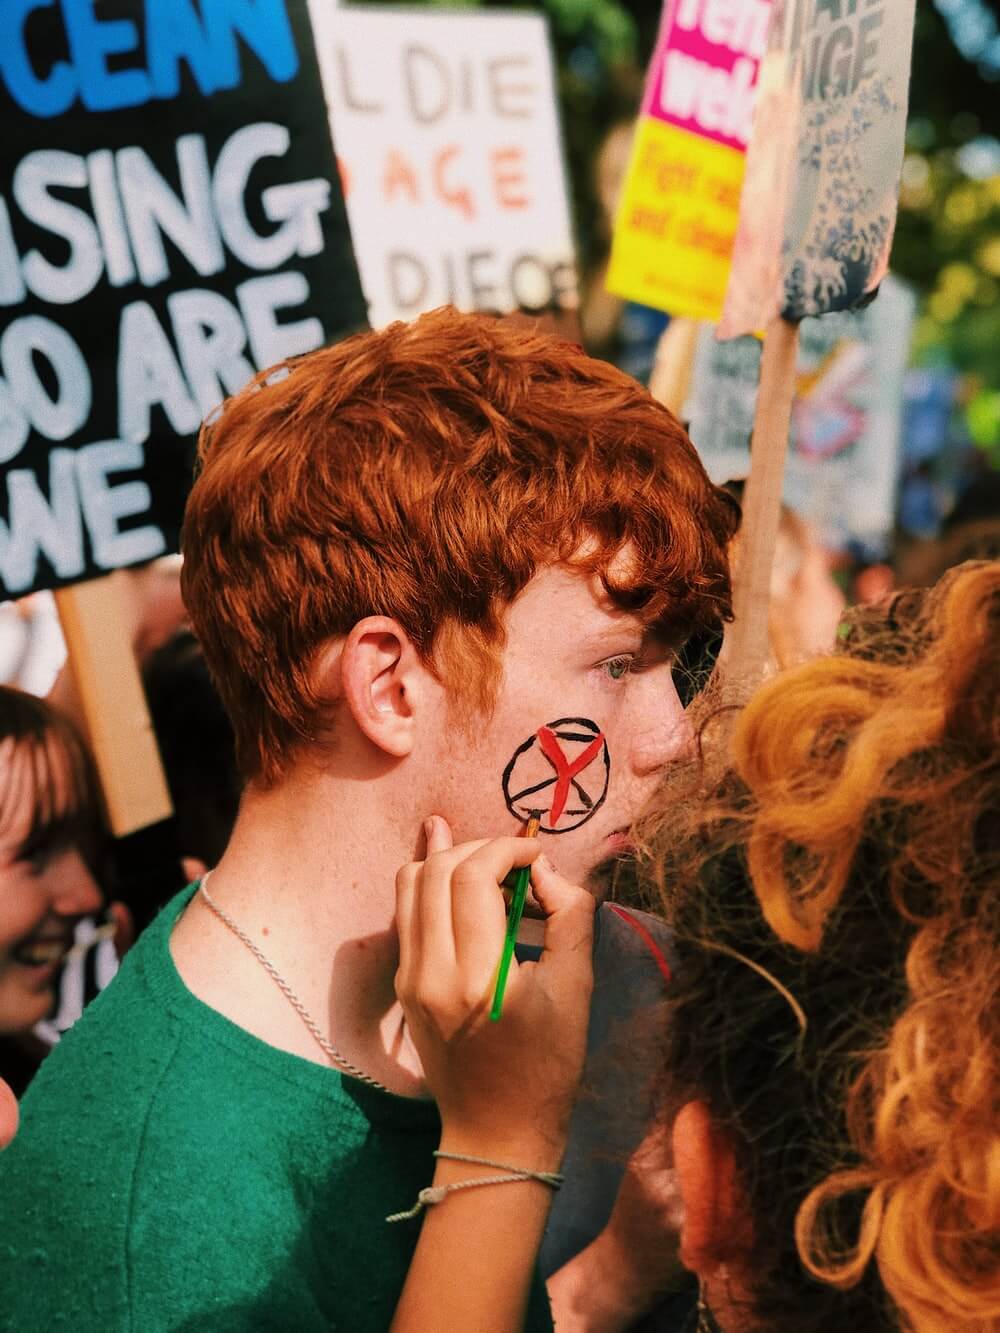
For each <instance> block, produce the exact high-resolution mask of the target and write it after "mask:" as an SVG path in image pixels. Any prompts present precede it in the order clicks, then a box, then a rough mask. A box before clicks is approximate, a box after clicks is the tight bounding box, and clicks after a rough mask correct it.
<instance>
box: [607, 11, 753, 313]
mask: <svg viewBox="0 0 1000 1333" xmlns="http://www.w3.org/2000/svg"><path fill="white" fill-rule="evenodd" d="M769 13H770V0H736V2H735V3H734V0H668V4H667V6H666V9H665V11H664V18H663V25H662V27H661V30H660V36H659V39H658V41H657V45H656V50H655V52H654V54H653V59H652V61H651V63H650V67H649V74H648V77H647V80H646V91H645V94H644V97H643V101H642V107H641V110H640V114H639V122H638V125H637V127H636V135H635V143H634V146H633V151H632V160H631V163H630V165H629V170H628V174H627V176H626V180H625V186H624V189H623V192H622V199H621V203H620V205H619V210H618V217H617V221H616V224H615V234H614V242H613V245H612V251H611V263H610V266H609V269H608V278H607V286H608V289H609V290H610V291H612V292H615V293H617V294H618V295H619V296H624V297H626V298H627V299H629V300H632V301H639V302H641V303H642V304H644V305H650V306H653V307H655V308H656V309H658V310H666V311H668V312H669V313H670V314H672V315H679V316H686V317H690V318H693V319H709V320H715V319H718V317H719V314H720V312H721V309H722V301H723V297H724V295H725V291H726V282H727V280H728V277H729V263H730V255H731V253H732V248H733V239H734V237H735V234H736V225H737V217H738V212H739V199H740V186H741V184H742V181H743V169H744V155H745V153H746V148H747V142H748V140H749V137H750V127H751V122H752V117H753V105H754V93H755V88H756V83H757V67H758V62H759V60H760V58H761V56H762V55H763V53H764V49H765V43H766V37H767V23H768V17H769Z"/></svg>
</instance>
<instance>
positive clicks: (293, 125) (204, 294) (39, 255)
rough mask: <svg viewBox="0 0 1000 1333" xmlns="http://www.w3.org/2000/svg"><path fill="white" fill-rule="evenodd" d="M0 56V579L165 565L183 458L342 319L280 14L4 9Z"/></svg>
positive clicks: (281, 1)
mask: <svg viewBox="0 0 1000 1333" xmlns="http://www.w3.org/2000/svg"><path fill="white" fill-rule="evenodd" d="M6 19H7V21H6V23H5V30H4V35H3V41H2V43H0V85H2V86H0V108H2V116H3V126H4V138H3V144H2V145H0V178H2V181H3V186H2V189H3V193H2V194H0V467H2V482H0V584H2V591H3V592H5V593H6V594H7V595H8V596H19V595H21V594H23V593H27V592H29V591H31V590H33V589H35V588H41V587H54V586H60V585H66V584H70V583H73V582H76V581H78V580H81V579H84V578H88V577H92V576H94V575H95V574H99V573H102V572H104V571H107V570H111V569H114V568H117V567H120V566H126V565H131V564H135V563H138V562H141V561H144V560H148V559H150V558H152V557H154V556H157V555H159V554H161V553H162V552H165V551H170V550H175V549H176V548H177V541H178V531H179V523H180V517H181V512H182V508H183V502H184V499H185V495H186V491H187V486H188V482H189V469H190V462H191V455H192V441H193V436H194V434H195V432H196V431H197V429H198V425H199V422H200V421H201V419H202V418H203V416H204V415H205V414H207V413H209V412H210V411H212V410H213V409H214V408H215V407H216V406H217V404H218V403H219V402H220V400H221V399H222V398H223V397H224V396H225V395H226V394H228V393H231V392H233V391H235V390H237V389H240V388H241V387H242V386H243V385H244V384H245V383H246V382H247V380H248V379H249V378H250V377H251V375H252V374H253V372H254V370H255V369H256V368H263V367H265V366H268V365H271V364H272V363H274V362H275V361H278V360H280V359H281V358H283V357H286V356H290V355H294V354H296V353H300V352H305V351H307V350H309V349H311V348H313V347H317V346H319V345H320V344H322V343H323V342H325V341H327V340H328V339H329V338H330V337H331V336H333V335H334V334H336V333H338V332H341V331H344V330H347V329H350V328H354V327H357V326H359V325H361V324H363V322H364V304H363V301H362V297H361V291H360V287H359V284H358V278H357V272H356V268H355V264H354V260H353V257H352V254H351V248H350V240H349V235H348V230H347V222H346V217H345V215H344V211H343V201H342V198H341V195H340V189H339V183H338V181H337V175H336V170H335V163H334V158H333V152H332V146H331V142H330V136H329V129H328V126H327V119H326V114H325V107H324V102H323V94H322V87H321V84H320V78H319V70H318V67H317V64H316V55H315V50H314V47H313V42H312V35H311V30H310V26H309V23H308V19H307V17H306V14H305V11H304V8H303V7H302V6H301V5H298V4H295V3H292V0H258V3H256V4H254V5H246V4H239V5H235V4H233V3H232V0H201V3H200V5H198V6H195V5H194V4H193V3H192V0H143V2H142V3H140V0H104V2H103V3H101V4H100V6H97V5H95V3H94V2H93V0H62V2H61V3H60V4H44V5H43V4H38V3H24V2H23V0H22V3H19V4H17V5H15V6H14V12H13V13H12V14H8V15H6Z"/></svg>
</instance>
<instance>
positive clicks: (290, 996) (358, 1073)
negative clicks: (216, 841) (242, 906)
mask: <svg viewBox="0 0 1000 1333" xmlns="http://www.w3.org/2000/svg"><path fill="white" fill-rule="evenodd" d="M211 873H212V872H211V871H210V870H209V871H206V873H205V874H204V875H203V876H202V878H201V885H200V889H199V891H200V893H201V896H202V897H203V898H204V899H205V902H206V904H207V905H208V907H209V908H210V909H211V910H212V911H213V912H214V913H215V915H216V916H217V917H218V918H219V920H220V921H221V922H222V924H223V925H224V926H226V927H228V929H229V930H231V931H232V932H233V934H234V935H235V936H236V938H237V939H238V940H240V941H241V942H242V943H243V944H245V945H246V947H247V948H248V949H249V950H250V952H251V953H252V954H253V956H254V957H255V958H256V959H257V962H258V963H260V965H261V967H262V968H263V969H264V971H265V972H266V973H267V974H268V976H269V977H270V978H271V980H272V981H273V982H274V984H275V985H276V986H277V987H278V990H280V991H281V993H282V995H284V997H285V999H286V1000H287V1001H288V1003H289V1004H290V1005H291V1006H292V1008H293V1009H294V1010H295V1012H296V1013H297V1014H298V1016H299V1018H301V1019H302V1021H303V1023H305V1025H306V1027H307V1028H308V1029H309V1031H310V1033H311V1034H312V1036H313V1038H314V1040H315V1042H316V1044H317V1046H319V1048H320V1050H321V1051H322V1052H323V1054H324V1055H325V1056H326V1057H327V1059H328V1060H329V1061H330V1063H331V1064H335V1065H338V1066H339V1067H340V1068H341V1069H342V1070H344V1072H345V1073H347V1074H350V1075H351V1077H352V1078H359V1079H360V1080H361V1082H362V1083H367V1084H368V1085H369V1086H370V1087H372V1088H378V1090H379V1091H380V1092H389V1089H388V1088H387V1087H386V1086H385V1084H384V1083H380V1082H379V1081H378V1079H377V1078H372V1076H371V1074H366V1073H365V1072H364V1070H363V1069H359V1068H358V1067H357V1065H352V1064H351V1062H350V1060H347V1059H345V1057H344V1056H342V1055H341V1053H340V1052H339V1051H338V1050H337V1048H336V1046H334V1045H333V1043H332V1042H330V1041H328V1040H327V1038H326V1037H325V1036H324V1034H323V1031H322V1029H321V1028H320V1026H319V1024H318V1023H316V1022H315V1021H314V1019H313V1017H312V1015H311V1014H310V1012H309V1010H308V1009H307V1008H306V1007H305V1005H304V1004H303V1003H302V1001H301V1000H300V999H299V997H298V996H297V995H296V994H295V992H294V991H293V990H292V988H291V986H289V984H288V982H287V981H286V980H285V978H284V977H283V976H282V975H281V973H280V972H279V971H278V969H277V968H276V967H275V966H274V964H273V963H272V962H271V960H270V958H268V957H267V955H266V954H265V953H263V952H262V950H260V949H259V948H258V947H257V945H256V944H254V942H253V940H252V939H251V938H250V936H249V935H247V934H245V933H244V932H243V931H242V930H241V929H240V928H239V926H238V925H237V924H236V922H235V921H234V920H233V918H232V917H231V916H230V915H229V913H228V912H227V911H226V910H225V908H223V907H220V906H219V904H218V903H217V902H216V901H215V899H214V898H213V897H212V895H211V894H210V893H209V891H208V881H209V877H210V876H211ZM391 1095H392V1094H390V1096H391Z"/></svg>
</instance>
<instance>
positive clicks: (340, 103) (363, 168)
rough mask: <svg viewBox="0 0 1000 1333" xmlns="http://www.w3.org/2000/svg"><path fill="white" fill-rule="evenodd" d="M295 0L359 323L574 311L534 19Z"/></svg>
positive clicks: (559, 175)
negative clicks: (300, 6)
mask: <svg viewBox="0 0 1000 1333" xmlns="http://www.w3.org/2000/svg"><path fill="white" fill-rule="evenodd" d="M309 9H310V13H311V14H312V20H313V28H314V31H315V34H316V47H317V51H318V54H319V62H320V68H321V70H322V72H323V85H324V89H325V92H326V98H327V102H328V104H329V109H330V119H331V125H332V129H333V137H334V144H335V147H336V151H337V158H338V161H339V163H340V168H341V175H342V179H343V182H344V193H345V196H346V199H347V210H348V216H349V218H350V223H351V233H352V235H353V238H354V249H355V253H356V254H357V258H358V265H359V267H360V270H361V282H362V285H363V287H364V291H365V295H366V297H367V298H368V303H369V317H370V319H371V322H372V324H373V325H374V326H375V327H381V326H383V325H385V324H387V323H389V322H391V321H392V320H394V319H412V318H414V317H415V316H416V315H419V314H420V313H421V312H422V311H424V310H430V309H433V308H434V307H435V306H439V305H444V304H452V305H455V306H458V307H459V309H461V310H483V311H492V312H496V313H507V312H509V311H514V310H521V311H525V312H528V313H530V314H537V315H540V314H543V313H545V312H550V313H555V314H559V313H562V312H572V311H575V309H576V306H577V279H576V265H575V262H574V252H573V241H572V232H571V228H570V218H569V209H568V205H567V196H566V184H565V176H564V172H563V164H562V153H561V148H560V139H559V127H558V121H557V116H556V104H555V88H554V83H553V77H552V63H551V57H550V53H549V47H548V39H547V34H546V28H545V22H544V20H543V19H542V18H539V17H537V16H535V15H529V14H504V15H496V14H454V13H452V14H442V13H429V12H427V11H426V10H407V9H377V10H373V9H368V8H365V9H363V10H362V9H339V8H338V7H337V6H336V5H335V4H334V3H333V0H309Z"/></svg>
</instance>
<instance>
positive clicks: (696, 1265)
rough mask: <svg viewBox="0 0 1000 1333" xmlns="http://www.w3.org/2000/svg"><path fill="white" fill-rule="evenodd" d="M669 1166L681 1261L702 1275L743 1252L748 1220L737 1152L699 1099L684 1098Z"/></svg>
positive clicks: (674, 1131) (746, 1237)
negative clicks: (676, 1191) (679, 1221)
mask: <svg viewBox="0 0 1000 1333" xmlns="http://www.w3.org/2000/svg"><path fill="white" fill-rule="evenodd" d="M673 1147H674V1166H675V1168H676V1171H677V1179H678V1183H679V1185H680V1190H681V1196H682V1198H683V1202H684V1222H683V1225H682V1227H681V1251H680V1254H681V1262H682V1263H683V1264H684V1267H685V1268H688V1269H690V1270H691V1272H693V1273H697V1274H698V1275H699V1276H701V1277H707V1276H708V1274H709V1273H711V1272H712V1270H713V1269H715V1268H716V1267H718V1265H719V1264H728V1263H731V1262H732V1261H733V1260H734V1259H737V1260H738V1259H739V1258H740V1257H742V1255H744V1254H745V1252H746V1249H747V1247H748V1243H749V1236H748V1234H747V1231H748V1224H747V1217H746V1213H745V1211H744V1209H742V1208H741V1207H740V1190H739V1184H738V1181H737V1176H736V1158H735V1155H734V1153H733V1149H732V1145H731V1143H730V1141H729V1138H728V1136H727V1135H726V1133H725V1132H724V1131H723V1130H722V1129H720V1128H719V1127H718V1126H717V1125H716V1124H714V1122H713V1121H712V1117H711V1115H710V1114H709V1110H708V1107H707V1106H706V1105H705V1103H704V1102H688V1103H687V1105H686V1106H682V1107H681V1109H680V1111H678V1113H677V1116H676V1118H675V1120H674V1128H673Z"/></svg>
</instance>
